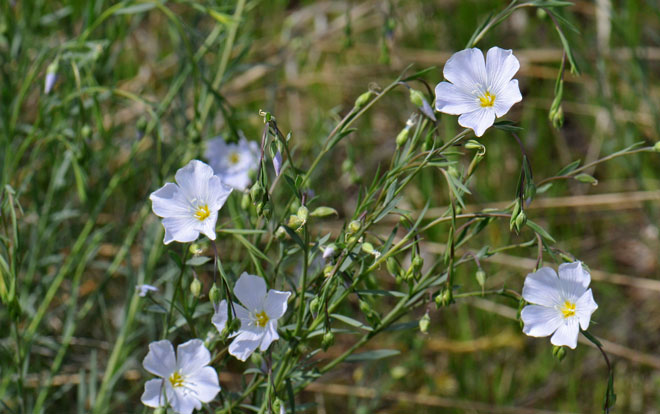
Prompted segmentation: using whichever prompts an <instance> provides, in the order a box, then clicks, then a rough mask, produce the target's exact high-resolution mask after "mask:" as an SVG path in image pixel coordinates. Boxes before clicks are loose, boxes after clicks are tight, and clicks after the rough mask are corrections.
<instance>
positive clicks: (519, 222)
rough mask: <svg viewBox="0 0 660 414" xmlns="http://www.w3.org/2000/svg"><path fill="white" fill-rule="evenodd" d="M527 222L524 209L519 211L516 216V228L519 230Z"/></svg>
mask: <svg viewBox="0 0 660 414" xmlns="http://www.w3.org/2000/svg"><path fill="white" fill-rule="evenodd" d="M525 223H527V214H525V212H524V211H521V212H520V214H518V217H516V230H517V231H520V229H521V228H523V226H524V225H525Z"/></svg>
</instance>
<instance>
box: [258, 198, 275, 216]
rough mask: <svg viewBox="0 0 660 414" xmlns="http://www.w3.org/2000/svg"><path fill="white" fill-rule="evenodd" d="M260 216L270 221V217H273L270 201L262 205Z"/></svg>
mask: <svg viewBox="0 0 660 414" xmlns="http://www.w3.org/2000/svg"><path fill="white" fill-rule="evenodd" d="M261 215H262V216H264V218H266V219H270V218H271V216H272V215H273V203H271V202H270V201H266V202H265V203H264V207H263V209H261Z"/></svg>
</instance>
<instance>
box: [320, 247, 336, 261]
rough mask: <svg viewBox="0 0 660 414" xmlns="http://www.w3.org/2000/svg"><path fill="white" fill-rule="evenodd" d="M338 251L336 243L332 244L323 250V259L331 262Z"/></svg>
mask: <svg viewBox="0 0 660 414" xmlns="http://www.w3.org/2000/svg"><path fill="white" fill-rule="evenodd" d="M336 250H337V246H335V244H334V243H331V244H329V245H327V246H326V247H325V249H323V259H324V260H329V259H332V258H333V257H335V252H336Z"/></svg>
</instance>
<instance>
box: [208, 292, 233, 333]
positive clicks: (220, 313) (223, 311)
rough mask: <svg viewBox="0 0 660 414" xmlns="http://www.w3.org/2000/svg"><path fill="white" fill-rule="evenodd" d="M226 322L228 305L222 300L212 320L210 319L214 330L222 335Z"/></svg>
mask: <svg viewBox="0 0 660 414" xmlns="http://www.w3.org/2000/svg"><path fill="white" fill-rule="evenodd" d="M227 320H229V309H228V303H227V301H226V300H224V299H223V300H222V301H221V302H220V303H219V304H218V306H217V308H216V309H215V313H214V314H213V318H211V323H212V324H213V326H215V329H217V330H218V332H220V333H222V331H223V330H224V329H225V327H226V326H227Z"/></svg>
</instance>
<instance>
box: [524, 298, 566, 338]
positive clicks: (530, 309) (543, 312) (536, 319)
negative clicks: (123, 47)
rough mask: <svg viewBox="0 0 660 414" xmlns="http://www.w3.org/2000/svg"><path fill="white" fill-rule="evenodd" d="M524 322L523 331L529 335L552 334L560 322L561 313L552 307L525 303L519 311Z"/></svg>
mask: <svg viewBox="0 0 660 414" xmlns="http://www.w3.org/2000/svg"><path fill="white" fill-rule="evenodd" d="M520 317H521V319H522V321H523V323H524V324H525V325H524V326H523V332H524V333H525V334H526V335H529V336H535V337H542V336H548V335H550V334H552V333H553V332H554V331H556V330H557V328H559V325H561V324H562V321H563V318H562V316H561V314H560V313H559V312H558V311H557V309H554V308H548V307H545V306H538V305H527V306H525V307H524V308H523V310H522V312H520Z"/></svg>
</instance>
